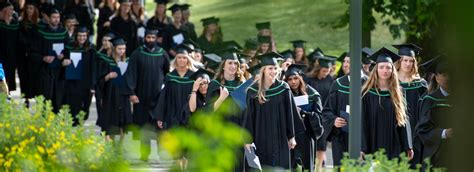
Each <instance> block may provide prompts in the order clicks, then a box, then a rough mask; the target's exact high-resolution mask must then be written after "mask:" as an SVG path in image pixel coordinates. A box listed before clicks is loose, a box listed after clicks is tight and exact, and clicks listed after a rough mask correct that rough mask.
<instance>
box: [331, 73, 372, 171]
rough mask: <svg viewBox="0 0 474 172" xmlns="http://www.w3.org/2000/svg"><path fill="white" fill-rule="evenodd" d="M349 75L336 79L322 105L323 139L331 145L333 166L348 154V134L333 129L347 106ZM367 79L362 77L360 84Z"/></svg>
mask: <svg viewBox="0 0 474 172" xmlns="http://www.w3.org/2000/svg"><path fill="white" fill-rule="evenodd" d="M349 77H350V76H349V75H346V76H343V77H340V78H337V79H336V80H335V81H334V82H333V84H332V86H331V90H330V91H329V96H328V98H327V101H326V103H325V104H324V108H323V114H322V118H323V119H322V121H323V125H324V136H323V137H324V139H326V140H328V141H331V143H332V156H333V163H334V165H337V166H339V165H341V160H342V158H343V155H344V152H348V151H349V150H348V148H349V147H348V146H349V134H348V133H347V132H346V131H343V130H342V129H341V128H336V127H334V121H335V120H336V118H337V117H341V112H346V107H347V105H349V94H350V92H349V88H350V87H349V86H350V82H349ZM366 79H367V77H362V83H364V82H365V81H366Z"/></svg>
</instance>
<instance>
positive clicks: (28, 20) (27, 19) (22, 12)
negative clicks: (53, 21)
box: [21, 5, 39, 27]
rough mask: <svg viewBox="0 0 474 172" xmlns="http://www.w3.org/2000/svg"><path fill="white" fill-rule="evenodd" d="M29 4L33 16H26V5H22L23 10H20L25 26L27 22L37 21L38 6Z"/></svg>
mask: <svg viewBox="0 0 474 172" xmlns="http://www.w3.org/2000/svg"><path fill="white" fill-rule="evenodd" d="M31 6H33V9H34V12H33V16H31V19H30V18H29V17H28V14H27V12H26V11H27V8H28V6H25V7H23V10H22V11H21V21H22V24H23V27H26V26H27V24H33V25H35V24H37V23H38V22H39V10H38V8H36V6H34V5H31Z"/></svg>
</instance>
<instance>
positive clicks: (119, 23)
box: [110, 0, 138, 57]
mask: <svg viewBox="0 0 474 172" xmlns="http://www.w3.org/2000/svg"><path fill="white" fill-rule="evenodd" d="M131 5H132V4H131V2H130V0H120V7H119V9H118V10H117V11H116V13H115V14H114V16H115V17H114V18H113V19H112V20H111V21H110V29H111V30H112V31H114V32H115V33H117V34H119V35H121V36H122V37H124V38H123V39H125V40H126V41H127V50H129V51H127V56H128V57H129V56H130V55H131V54H132V52H133V50H135V49H136V48H137V47H138V46H137V45H138V44H137V43H138V37H137V29H138V26H137V24H136V23H135V21H134V20H133V19H132V16H131V14H130V8H131Z"/></svg>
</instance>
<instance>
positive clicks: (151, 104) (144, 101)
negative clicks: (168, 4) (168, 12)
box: [125, 29, 170, 159]
mask: <svg viewBox="0 0 474 172" xmlns="http://www.w3.org/2000/svg"><path fill="white" fill-rule="evenodd" d="M157 33H158V30H156V29H147V30H146V31H145V43H144V44H143V45H142V46H140V47H139V48H137V49H136V50H135V51H134V52H133V53H132V56H131V57H130V62H129V65H128V69H127V73H126V74H125V76H126V81H127V92H126V94H127V95H128V96H129V98H130V102H132V104H133V124H134V125H135V126H136V127H138V128H139V129H140V133H137V132H138V131H134V133H133V136H134V137H133V138H134V139H136V140H140V143H141V145H140V146H141V150H142V155H141V156H142V159H148V154H149V153H147V152H149V149H150V140H151V139H153V137H152V136H148V135H144V134H145V133H149V132H153V131H155V129H156V121H155V120H154V119H153V116H154V114H157V113H159V112H158V111H155V110H160V109H156V106H158V99H159V96H160V94H161V88H162V85H163V84H164V80H165V76H166V74H167V73H168V72H169V70H170V61H169V56H168V54H167V53H166V51H165V50H164V49H163V48H161V47H159V46H158V45H157V44H156V37H157ZM145 130H148V131H145ZM140 134H141V135H140ZM143 151H145V152H143Z"/></svg>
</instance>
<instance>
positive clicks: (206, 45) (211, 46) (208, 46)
mask: <svg viewBox="0 0 474 172" xmlns="http://www.w3.org/2000/svg"><path fill="white" fill-rule="evenodd" d="M197 43H198V44H199V47H201V49H202V50H203V51H204V52H206V53H213V52H216V51H217V50H219V45H221V43H222V40H219V41H217V42H216V43H211V42H209V41H208V40H207V38H206V36H204V35H201V36H200V37H199V38H198V39H197Z"/></svg>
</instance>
